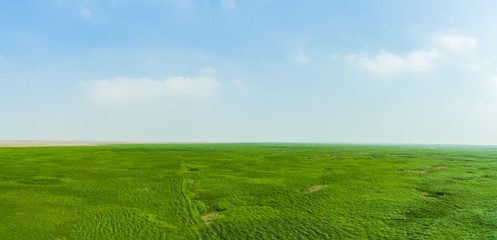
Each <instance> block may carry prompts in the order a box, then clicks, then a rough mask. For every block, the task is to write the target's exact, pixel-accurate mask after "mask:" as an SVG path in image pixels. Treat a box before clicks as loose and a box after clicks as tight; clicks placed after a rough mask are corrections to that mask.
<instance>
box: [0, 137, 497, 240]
mask: <svg viewBox="0 0 497 240" xmlns="http://www.w3.org/2000/svg"><path fill="white" fill-rule="evenodd" d="M496 170H497V149H496V148H482V147H481V148H463V147H442V146H355V145H325V144H164V145H108V146H96V147H31V148H0V239H30V240H33V239H99V240H100V239H497V171H496Z"/></svg>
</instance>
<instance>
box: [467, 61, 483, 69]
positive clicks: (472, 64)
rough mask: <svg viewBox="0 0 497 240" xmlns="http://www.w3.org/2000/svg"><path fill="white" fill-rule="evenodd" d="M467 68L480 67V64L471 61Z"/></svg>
mask: <svg viewBox="0 0 497 240" xmlns="http://www.w3.org/2000/svg"><path fill="white" fill-rule="evenodd" d="M468 68H469V69H470V70H478V69H479V68H480V66H478V64H477V63H471V64H469V65H468Z"/></svg>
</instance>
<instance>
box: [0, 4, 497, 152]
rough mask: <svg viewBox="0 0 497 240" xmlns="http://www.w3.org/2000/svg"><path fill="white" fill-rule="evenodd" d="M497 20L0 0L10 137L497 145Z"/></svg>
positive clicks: (469, 14)
mask: <svg viewBox="0 0 497 240" xmlns="http://www.w3.org/2000/svg"><path fill="white" fill-rule="evenodd" d="M495 9H497V1H492V0H488V1H486V0H475V1H458V0H416V1H414V0H412V1H408V0H406V1H397V0H375V1H371V0H363V1H361V0H351V1H341V0H340V1H338V0H337V1H333V0H312V1H297V0H295V1H287V0H258V1H253V0H197V1H195V0H139V1H138V0H134V1H133V0H98V1H97V0H19V1H7V0H0V111H1V114H0V139H1V140H108V141H165V142H168V141H186V142H188V141H195V142H198V141H202V142H204V141H205V142H220V141H221V142H327V143H373V144H375V143H378V144H382V143H394V144H477V145H496V144H497V124H496V123H497V44H495V43H496V42H497V28H496V27H495V23H496V22H497V14H495Z"/></svg>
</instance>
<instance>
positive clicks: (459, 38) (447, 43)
mask: <svg viewBox="0 0 497 240" xmlns="http://www.w3.org/2000/svg"><path fill="white" fill-rule="evenodd" d="M433 40H434V42H436V43H438V44H441V45H442V46H444V47H446V48H448V49H450V50H453V51H459V50H466V49H472V48H475V47H476V46H477V45H478V39H476V38H475V37H473V36H464V35H435V36H434V37H433Z"/></svg>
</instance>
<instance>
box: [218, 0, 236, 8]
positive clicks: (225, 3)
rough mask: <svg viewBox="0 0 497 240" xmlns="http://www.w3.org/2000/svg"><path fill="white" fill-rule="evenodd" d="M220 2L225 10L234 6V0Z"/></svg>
mask: <svg viewBox="0 0 497 240" xmlns="http://www.w3.org/2000/svg"><path fill="white" fill-rule="evenodd" d="M221 4H222V5H223V7H224V9H225V10H232V9H233V8H235V0H221Z"/></svg>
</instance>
